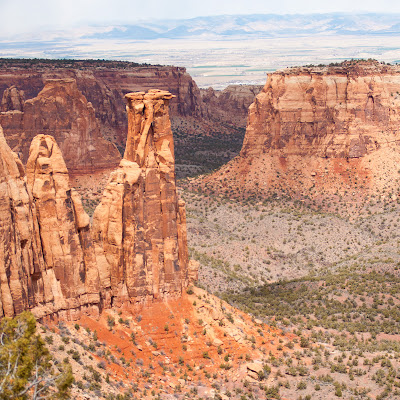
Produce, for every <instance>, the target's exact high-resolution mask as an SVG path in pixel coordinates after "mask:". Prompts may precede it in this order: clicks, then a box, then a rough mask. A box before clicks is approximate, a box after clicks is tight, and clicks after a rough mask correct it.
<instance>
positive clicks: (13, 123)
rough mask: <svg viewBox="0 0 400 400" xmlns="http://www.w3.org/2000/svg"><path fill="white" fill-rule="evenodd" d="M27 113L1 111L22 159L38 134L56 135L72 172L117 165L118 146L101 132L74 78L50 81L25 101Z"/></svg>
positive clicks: (10, 137) (14, 145) (0, 119)
mask: <svg viewBox="0 0 400 400" xmlns="http://www.w3.org/2000/svg"><path fill="white" fill-rule="evenodd" d="M23 109H24V112H23V113H21V112H20V111H19V110H17V111H9V112H5V113H1V114H0V123H1V124H2V125H3V128H4V131H5V132H6V135H7V141H8V143H9V145H10V146H11V147H12V148H13V150H14V151H16V152H18V153H19V154H20V156H21V158H22V161H23V162H26V161H27V159H28V154H29V145H30V142H31V140H32V139H33V138H34V137H35V136H36V135H37V134H51V135H53V136H54V137H55V139H56V141H57V143H58V144H59V146H60V148H61V151H62V154H63V156H64V159H65V162H66V164H67V167H68V169H69V171H70V172H71V173H88V172H93V171H97V170H102V169H110V168H113V167H115V166H116V165H118V162H119V160H120V155H119V152H118V150H117V148H116V147H115V146H114V145H113V144H112V143H110V142H108V141H107V140H105V139H104V138H103V137H102V135H101V133H100V128H99V124H98V122H97V120H96V117H95V111H94V109H93V106H92V104H91V103H88V102H87V100H86V98H85V96H83V94H82V93H81V92H80V91H79V90H78V87H77V85H76V81H75V80H74V79H61V80H60V79H57V80H49V81H47V83H46V85H45V87H44V88H43V90H42V91H41V92H40V93H39V94H38V96H37V97H35V98H33V99H31V100H27V101H26V102H25V103H24V107H23Z"/></svg>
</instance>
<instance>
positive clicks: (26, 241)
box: [0, 127, 44, 317]
mask: <svg viewBox="0 0 400 400" xmlns="http://www.w3.org/2000/svg"><path fill="white" fill-rule="evenodd" d="M24 176H25V171H24V167H23V165H22V163H21V161H20V160H19V159H18V157H17V155H16V154H15V153H13V152H12V151H11V149H10V147H9V146H8V145H7V143H6V140H5V138H4V135H3V131H2V128H1V127H0V317H1V316H3V315H5V316H13V315H14V314H15V313H18V312H21V311H23V310H24V309H26V308H28V307H29V306H31V305H33V304H35V293H34V287H38V288H40V287H42V281H41V279H40V274H41V272H42V271H43V270H44V261H43V257H42V253H41V246H40V237H39V227H38V224H37V220H36V211H35V208H34V205H33V203H32V199H31V197H30V195H29V193H28V190H27V187H26V183H25V179H24Z"/></svg>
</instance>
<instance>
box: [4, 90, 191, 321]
mask: <svg viewBox="0 0 400 400" xmlns="http://www.w3.org/2000/svg"><path fill="white" fill-rule="evenodd" d="M172 97H173V96H172V95H171V94H170V93H169V92H166V91H160V90H150V91H149V92H148V93H147V94H145V93H144V92H140V93H131V94H128V95H127V100H128V106H127V110H128V118H129V132H128V140H127V148H126V152H125V156H124V159H123V160H122V161H121V162H120V165H119V167H118V168H117V169H116V170H115V171H114V172H113V173H112V175H111V179H110V182H109V184H108V186H107V188H106V190H105V192H104V195H103V199H102V202H101V204H100V205H99V206H98V208H97V209H96V211H95V215H94V225H93V238H92V232H91V228H90V220H89V217H88V215H87V214H86V213H85V212H84V210H83V207H82V203H81V200H80V196H79V195H78V194H77V192H76V191H75V190H74V189H72V188H71V187H70V185H69V175H68V170H67V166H66V163H65V162H64V159H63V157H62V153H61V149H60V148H59V146H58V145H57V143H56V140H55V139H54V138H53V137H52V136H49V135H43V134H40V135H37V136H36V137H35V138H34V139H33V141H32V144H31V146H30V151H29V158H28V161H27V166H26V176H25V170H24V167H23V164H22V163H21V161H20V160H19V158H18V157H17V155H16V154H15V153H14V152H12V151H11V149H10V147H9V146H8V145H7V143H6V141H5V138H4V135H3V132H2V130H0V317H1V316H4V315H6V316H12V315H14V314H16V313H18V312H21V311H22V310H24V309H31V310H32V311H33V313H34V314H35V315H36V316H37V317H38V318H42V317H46V316H54V315H57V316H61V317H63V318H67V319H76V318H79V317H80V316H81V314H82V313H86V314H94V315H98V313H99V312H100V310H101V309H102V308H104V307H110V306H112V305H118V304H132V303H136V302H140V303H143V302H144V301H149V300H153V299H163V298H166V297H171V296H174V297H176V296H180V295H181V294H182V291H183V290H184V288H186V287H187V286H188V285H189V284H190V283H191V282H192V281H193V280H196V279H197V269H198V264H197V263H195V262H192V263H190V264H189V260H188V250H187V239H186V215H185V205H184V203H183V202H182V201H179V200H178V197H177V191H176V186H175V170H174V163H175V160H174V147H173V138H172V132H171V124H170V120H169V114H168V102H169V100H170V99H171V98H172Z"/></svg>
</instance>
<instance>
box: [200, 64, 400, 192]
mask: <svg viewBox="0 0 400 400" xmlns="http://www.w3.org/2000/svg"><path fill="white" fill-rule="evenodd" d="M399 129H400V67H399V66H388V65H384V64H379V63H377V62H374V61H358V62H344V63H342V64H341V65H338V66H330V67H310V68H306V67H303V68H291V69H286V70H282V71H277V72H275V73H273V74H270V75H269V76H268V79H267V83H266V85H265V87H264V89H263V90H262V92H261V93H260V94H259V95H258V96H257V97H256V99H255V101H254V102H253V104H252V105H251V107H250V109H249V115H248V123H247V130H246V136H245V139H244V143H243V147H242V150H241V153H240V155H239V156H238V157H237V158H236V159H234V160H233V161H231V162H230V163H229V164H228V165H227V166H226V167H224V168H222V169H221V170H220V171H218V172H217V173H215V174H214V175H213V176H211V177H210V178H206V179H205V182H206V183H207V184H209V185H211V186H212V187H217V185H220V182H221V181H223V182H224V189H223V190H225V191H227V192H231V191H232V190H235V191H237V192H242V193H243V194H244V195H246V194H260V195H267V194H271V193H286V194H289V195H294V196H297V197H307V196H324V194H329V193H331V194H332V193H337V194H341V195H343V194H346V193H348V194H350V195H353V196H358V195H360V196H362V195H364V194H367V193H373V192H376V191H386V192H389V193H390V192H392V195H393V196H395V195H396V196H397V189H396V188H397V186H398V169H399V168H398V165H399V162H400V147H399V144H400V143H399V141H400V135H399V134H400V132H399Z"/></svg>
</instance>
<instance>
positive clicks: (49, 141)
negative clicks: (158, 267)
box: [26, 135, 100, 314]
mask: <svg viewBox="0 0 400 400" xmlns="http://www.w3.org/2000/svg"><path fill="white" fill-rule="evenodd" d="M26 174H27V185H28V189H29V191H30V193H32V199H33V204H34V206H35V208H36V213H37V221H38V226H39V235H40V241H41V247H42V251H43V258H44V262H45V267H46V270H45V272H44V274H43V275H44V276H43V281H44V285H45V287H44V293H43V295H44V296H43V300H41V301H40V302H43V303H44V304H45V305H46V307H47V310H44V313H45V314H47V313H53V312H56V311H59V310H78V309H80V308H81V307H82V306H86V305H90V304H96V305H97V304H98V303H99V302H100V296H99V292H100V286H99V283H100V282H99V274H98V270H97V266H96V261H95V255H94V248H93V246H92V242H91V236H90V226H89V217H88V216H87V214H86V213H85V212H84V210H83V207H82V204H81V200H80V197H79V195H77V193H76V192H75V191H74V189H71V188H70V186H69V176H68V170H67V167H66V165H65V162H64V160H63V157H62V154H61V151H60V148H59V147H58V146H57V143H56V141H55V139H54V138H53V137H52V136H48V135H38V136H36V137H35V138H34V139H33V141H32V144H31V148H30V152H29V159H28V162H27V167H26ZM49 304H51V306H50V305H49Z"/></svg>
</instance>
